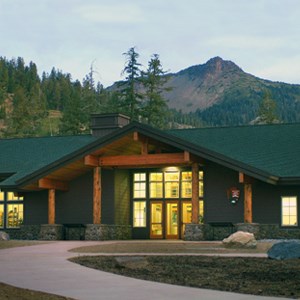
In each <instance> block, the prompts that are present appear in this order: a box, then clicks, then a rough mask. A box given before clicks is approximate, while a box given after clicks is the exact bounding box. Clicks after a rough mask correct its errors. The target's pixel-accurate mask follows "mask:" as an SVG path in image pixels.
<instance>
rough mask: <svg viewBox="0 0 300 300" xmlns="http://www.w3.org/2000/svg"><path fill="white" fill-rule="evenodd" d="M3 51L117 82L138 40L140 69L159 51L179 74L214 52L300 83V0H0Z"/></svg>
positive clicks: (264, 74) (45, 67)
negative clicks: (125, 60) (90, 70)
mask: <svg viewBox="0 0 300 300" xmlns="http://www.w3.org/2000/svg"><path fill="white" fill-rule="evenodd" d="M0 36H1V43H0V56H2V57H6V58H7V59H9V60H10V59H12V58H16V57H18V56H20V57H23V58H24V60H25V63H26V64H28V63H29V62H30V61H33V62H35V63H36V64H37V66H38V71H39V73H40V74H41V73H42V71H46V72H48V73H49V72H50V71H51V69H52V67H55V68H56V69H59V70H62V71H63V72H64V73H70V74H71V75H72V79H73V80H76V79H79V80H82V79H83V78H84V77H85V75H86V74H87V73H88V72H89V68H90V66H91V64H93V68H94V70H95V79H96V81H100V82H101V83H102V84H103V85H104V86H109V85H111V84H112V83H113V82H114V81H117V80H120V79H121V78H122V77H121V71H122V69H123V68H124V56H123V55H122V53H124V52H126V51H127V50H128V49H129V48H130V47H133V46H136V51H137V52H138V53H139V54H140V62H141V63H142V64H143V66H144V68H146V67H147V62H148V60H149V59H150V56H151V55H152V54H154V53H157V54H159V56H160V59H161V62H162V65H163V67H164V69H165V70H168V71H170V72H178V71H179V70H182V69H185V68H187V67H189V66H192V65H197V64H203V63H205V62H206V61H207V60H209V59H210V58H212V57H215V56H220V57H222V58H223V59H225V60H231V61H233V62H234V63H236V64H237V65H238V66H239V67H241V68H242V69H243V70H244V71H245V72H247V73H251V74H253V75H255V76H258V77H261V78H264V79H269V80H273V81H283V82H287V83H296V84H300V1H299V0H250V1H249V0H186V1H182V0H149V1H148V0H63V1H62V0H0Z"/></svg>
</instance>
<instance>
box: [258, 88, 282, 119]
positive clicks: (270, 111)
mask: <svg viewBox="0 0 300 300" xmlns="http://www.w3.org/2000/svg"><path fill="white" fill-rule="evenodd" d="M278 121H279V117H278V114H277V107H276V102H275V101H274V100H273V99H272V96H271V93H270V92H269V91H265V93H264V95H263V99H262V102H261V104H260V106H259V109H258V118H257V122H256V123H259V124H272V123H277V122H278Z"/></svg>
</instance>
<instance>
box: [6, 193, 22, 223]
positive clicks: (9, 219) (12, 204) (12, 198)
mask: <svg viewBox="0 0 300 300" xmlns="http://www.w3.org/2000/svg"><path fill="white" fill-rule="evenodd" d="M23 207H24V205H23V196H19V195H17V194H14V193H13V192H3V191H1V190H0V228H19V227H20V225H22V224H23V217H24V215H23Z"/></svg>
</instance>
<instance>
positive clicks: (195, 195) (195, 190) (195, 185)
mask: <svg viewBox="0 0 300 300" xmlns="http://www.w3.org/2000/svg"><path fill="white" fill-rule="evenodd" d="M192 223H193V224H198V223H199V165H198V163H193V165H192Z"/></svg>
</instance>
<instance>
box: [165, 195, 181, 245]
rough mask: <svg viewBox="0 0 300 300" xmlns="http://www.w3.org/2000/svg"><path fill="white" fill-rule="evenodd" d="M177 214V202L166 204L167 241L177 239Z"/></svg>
mask: <svg viewBox="0 0 300 300" xmlns="http://www.w3.org/2000/svg"><path fill="white" fill-rule="evenodd" d="M178 216H179V214H178V202H177V201H176V202H175V201H172V202H166V238H167V239H178V238H179V230H178V222H179V217H178Z"/></svg>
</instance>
